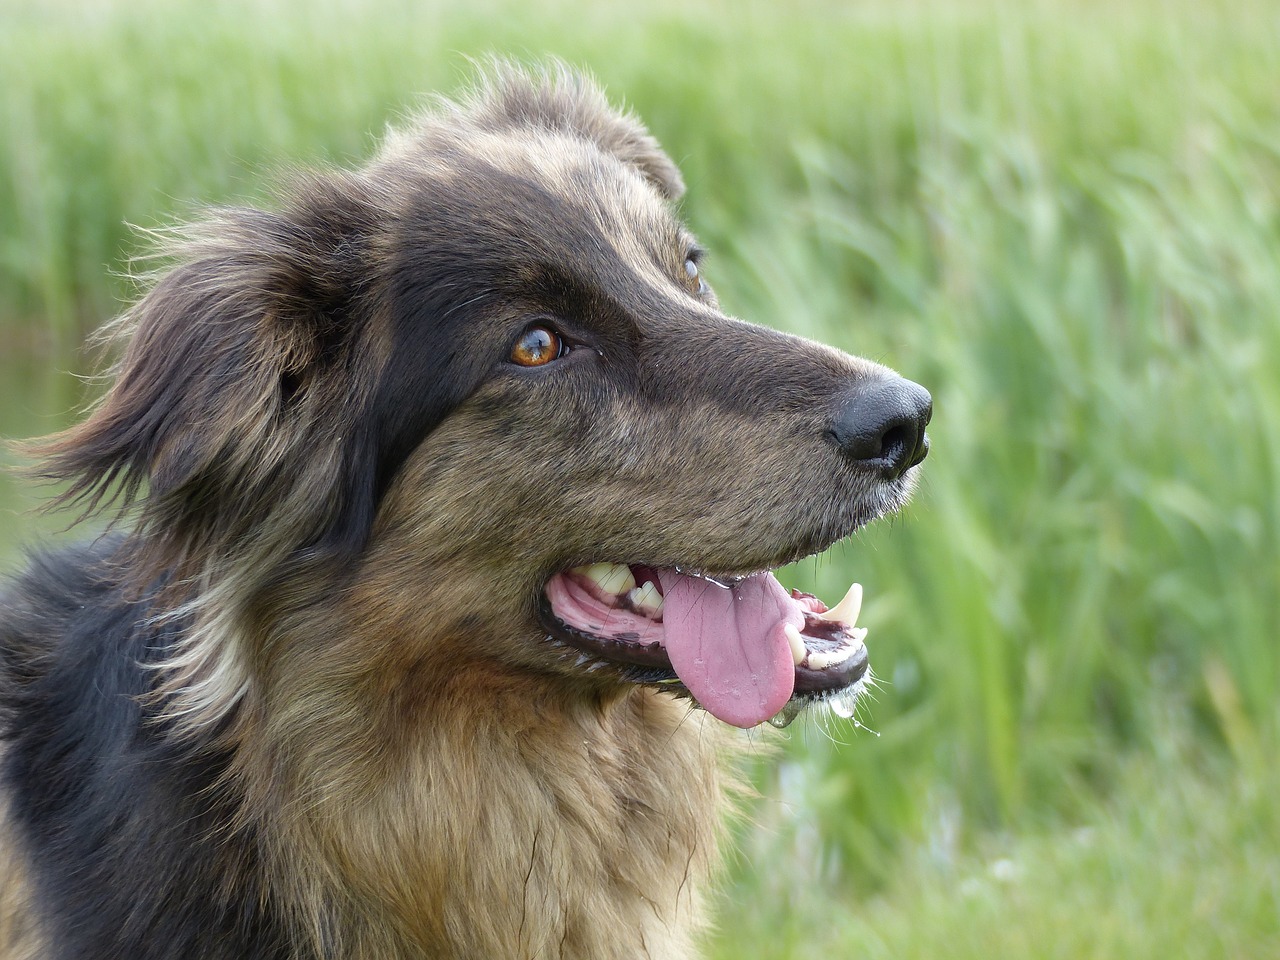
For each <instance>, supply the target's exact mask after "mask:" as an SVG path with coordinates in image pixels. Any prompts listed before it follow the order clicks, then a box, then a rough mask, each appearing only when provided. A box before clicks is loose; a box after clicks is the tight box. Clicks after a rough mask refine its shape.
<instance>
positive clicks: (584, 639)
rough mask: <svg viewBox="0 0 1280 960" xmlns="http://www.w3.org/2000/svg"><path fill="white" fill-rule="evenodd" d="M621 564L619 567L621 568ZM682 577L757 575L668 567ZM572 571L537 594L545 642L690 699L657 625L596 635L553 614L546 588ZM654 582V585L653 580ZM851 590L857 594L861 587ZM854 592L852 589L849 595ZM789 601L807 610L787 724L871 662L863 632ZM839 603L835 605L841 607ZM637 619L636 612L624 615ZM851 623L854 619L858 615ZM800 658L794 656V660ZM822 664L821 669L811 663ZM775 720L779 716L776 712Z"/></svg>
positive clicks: (796, 596) (850, 685) (822, 609)
mask: <svg viewBox="0 0 1280 960" xmlns="http://www.w3.org/2000/svg"><path fill="white" fill-rule="evenodd" d="M620 566H621V565H620ZM629 566H630V567H631V569H634V570H636V571H644V572H646V573H649V574H656V572H657V571H659V570H661V569H664V568H662V567H658V566H656V565H648V564H634V565H629ZM665 569H668V570H671V569H674V570H676V571H678V572H679V573H680V574H681V575H682V576H686V577H696V578H698V579H703V580H708V581H711V582H712V583H715V584H718V585H720V586H732V585H735V584H737V583H740V582H741V581H743V580H746V579H748V578H750V577H752V576H758V575H760V573H762V572H763V573H770V572H771V571H768V570H766V571H757V572H756V573H747V572H741V571H732V572H723V571H709V570H705V569H696V570H695V569H692V568H690V567H684V566H680V567H672V568H665ZM571 572H576V570H575V571H560V573H558V574H556V575H553V577H551V578H548V580H547V583H546V584H544V586H543V589H542V590H541V591H540V592H539V601H538V611H539V619H540V621H541V625H542V627H543V628H544V630H545V631H546V633H547V635H548V639H550V640H552V641H553V642H556V643H558V644H559V645H562V646H564V647H568V648H570V649H571V650H573V651H574V652H575V653H576V655H577V660H576V663H575V665H576V666H577V667H578V668H579V669H584V670H586V671H588V672H592V673H595V672H599V671H602V670H606V669H611V670H612V672H613V673H614V675H615V676H617V677H618V678H620V679H622V680H625V681H628V682H632V683H640V684H657V685H660V686H661V687H662V689H664V690H666V691H668V692H672V693H675V694H677V695H684V696H690V697H691V696H692V695H691V694H690V692H689V690H688V689H687V688H686V687H685V685H684V684H683V682H682V681H681V680H680V677H679V675H678V674H677V673H676V670H675V668H674V667H673V666H672V663H671V660H670V657H669V656H668V653H667V650H666V648H665V647H664V645H663V642H662V635H661V630H660V629H658V628H659V627H660V626H661V625H660V623H659V622H654V623H640V630H625V629H623V630H619V631H617V632H615V633H612V634H611V635H603V634H598V633H595V632H592V631H588V630H585V629H582V628H580V627H576V626H574V625H572V624H570V623H567V622H566V621H565V620H564V619H562V618H561V617H559V616H557V615H556V612H555V610H554V608H553V604H552V601H551V599H550V598H549V597H548V591H547V586H548V585H549V584H550V583H551V581H552V580H553V579H555V577H556V576H567V575H569V574H570V573H571ZM653 582H654V583H655V584H656V583H657V582H658V581H657V578H656V576H655V577H654V580H653ZM855 588H856V589H857V590H858V592H859V599H860V594H861V588H860V587H856V585H855ZM851 592H852V591H851ZM790 595H791V598H792V599H793V600H795V601H797V602H798V603H799V604H800V605H802V606H803V607H805V610H806V612H805V615H804V626H803V628H802V629H801V630H799V631H798V633H799V635H800V636H799V640H800V642H802V644H803V654H804V656H803V662H800V663H796V664H795V666H794V669H795V676H794V688H793V693H792V696H791V699H790V701H789V702H788V704H787V705H786V707H785V708H784V713H785V714H786V715H787V716H786V721H784V722H789V720H790V719H791V718H792V717H794V716H795V714H796V713H798V712H799V710H800V708H801V707H803V706H804V705H805V704H807V703H809V702H811V701H813V700H818V699H824V698H828V697H834V696H839V695H840V694H842V693H844V692H845V691H849V690H852V691H854V692H856V691H857V690H858V689H860V687H861V684H862V682H863V680H864V678H865V677H866V675H867V673H868V669H869V659H868V652H867V648H866V645H865V644H864V643H863V642H862V640H863V637H864V636H865V633H866V631H865V629H862V628H856V627H853V626H852V625H851V624H845V623H843V622H841V621H839V620H833V619H826V618H824V617H823V616H822V614H824V613H828V614H829V611H828V608H827V606H826V605H825V604H824V603H823V602H822V601H821V600H819V599H818V598H817V597H815V596H814V595H812V594H808V593H802V592H801V591H798V590H792V591H790ZM841 606H842V605H837V607H841ZM620 613H622V614H623V615H625V616H629V617H630V618H631V619H632V620H635V621H639V620H641V618H640V617H637V616H636V615H635V614H634V613H631V614H627V612H626V611H620ZM851 619H854V620H856V612H855V613H854V615H853V617H852V618H851ZM798 655H799V654H798V653H797V654H796V656H798ZM811 661H812V663H819V662H820V661H821V662H822V663H821V665H820V666H816V667H815V666H814V665H812V663H811ZM779 716H782V714H780V715H779Z"/></svg>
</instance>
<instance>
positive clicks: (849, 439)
mask: <svg viewBox="0 0 1280 960" xmlns="http://www.w3.org/2000/svg"><path fill="white" fill-rule="evenodd" d="M932 415H933V398H932V397H930V396H929V391H928V390H926V389H925V388H924V387H922V386H920V385H919V384H917V383H912V382H911V381H910V380H904V379H903V378H901V377H890V378H885V379H882V380H878V381H875V382H873V383H871V384H866V383H862V384H859V385H858V387H856V388H855V389H854V390H853V391H851V392H850V394H847V395H846V396H845V397H844V399H843V402H842V403H841V405H840V408H839V410H838V412H837V414H836V417H835V420H834V422H833V423H832V424H831V426H830V427H829V428H828V429H827V431H826V435H827V437H828V438H829V439H831V440H832V441H833V442H834V443H835V444H836V446H838V447H839V448H840V451H841V452H842V453H843V454H844V455H845V456H846V457H847V458H849V459H850V460H854V461H857V462H859V463H861V464H863V465H865V466H867V467H870V468H873V469H875V470H876V471H878V472H879V473H880V474H881V475H883V476H884V477H886V479H896V478H897V477H900V476H902V474H904V473H906V471H907V470H909V469H910V468H911V467H913V466H915V465H916V464H917V463H919V462H920V461H922V460H923V459H924V458H925V455H926V454H927V453H928V450H929V441H928V438H927V437H926V436H925V427H926V425H927V424H928V423H929V420H930V418H931V417H932Z"/></svg>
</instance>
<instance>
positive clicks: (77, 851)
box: [0, 537, 288, 960]
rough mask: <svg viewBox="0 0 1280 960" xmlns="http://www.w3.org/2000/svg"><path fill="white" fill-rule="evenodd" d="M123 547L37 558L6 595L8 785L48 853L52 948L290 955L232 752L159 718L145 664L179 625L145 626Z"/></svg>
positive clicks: (3, 677) (213, 958) (42, 890)
mask: <svg viewBox="0 0 1280 960" xmlns="http://www.w3.org/2000/svg"><path fill="white" fill-rule="evenodd" d="M120 545H121V540H120V538H119V537H113V538H109V539H104V540H102V541H99V542H98V543H96V544H94V545H93V546H91V547H84V548H77V549H72V550H66V551H63V552H61V553H57V554H41V555H38V556H36V557H35V558H34V559H33V561H32V564H31V566H30V568H29V569H28V570H27V571H26V573H25V574H24V575H23V576H22V577H21V578H20V579H19V580H17V581H16V582H15V583H14V584H13V585H12V590H11V591H10V592H9V593H8V594H7V595H6V596H4V597H3V598H0V609H3V610H4V611H5V612H6V616H5V618H4V620H3V621H0V652H2V653H3V656H4V669H3V670H2V671H0V717H2V718H3V722H4V726H5V727H6V728H7V729H8V736H7V741H8V743H7V752H6V754H5V755H4V761H3V766H0V792H3V793H5V794H7V795H8V796H9V797H10V798H11V799H10V816H11V817H12V820H13V826H14V827H15V828H16V829H15V832H16V833H17V834H18V835H19V836H21V837H22V838H23V840H24V842H25V843H26V844H29V845H30V848H31V849H33V850H36V851H38V853H37V854H36V855H34V856H32V857H31V858H30V860H29V863H30V874H29V879H30V881H31V883H32V886H33V887H34V891H33V892H34V894H35V896H36V898H37V899H38V900H39V902H41V903H42V904H44V909H45V914H44V917H43V919H44V923H45V928H46V929H47V931H48V935H49V938H50V956H51V958H56V960H78V958H84V960H90V958H93V960H101V958H104V957H119V958H122V960H123V958H130V960H148V958H162V957H164V958H172V957H186V956H197V955H198V956H200V957H207V958H210V960H221V958H226V960H233V958H248V957H253V958H260V960H274V958H284V957H286V956H288V952H287V950H286V947H285V945H286V937H285V936H284V933H283V930H282V928H281V926H280V924H279V922H278V919H277V917H276V915H275V914H274V912H273V905H272V903H271V902H270V900H269V899H268V898H267V897H266V894H265V891H258V895H257V896H255V895H253V892H252V891H253V884H254V878H255V876H256V875H257V872H256V871H255V870H254V869H253V864H254V859H255V857H256V852H255V838H254V837H253V836H252V835H251V834H247V833H244V832H238V831H236V830H235V829H234V828H233V827H232V826H231V824H233V823H235V822H236V817H235V812H236V811H235V808H234V805H233V803H232V802H231V801H230V800H229V799H228V798H227V795H226V793H225V792H224V791H223V789H222V788H221V786H220V779H221V777H222V775H223V773H224V772H225V769H226V764H227V759H228V758H227V756H226V755H225V754H223V753H221V752H219V751H218V750H217V749H216V748H215V747H211V746H209V745H207V744H203V745H196V744H193V743H192V742H191V741H190V740H186V739H177V738H173V737H166V736H165V725H166V721H164V720H163V719H161V718H159V717H157V716H154V715H153V714H152V715H149V709H148V707H147V703H148V698H147V694H148V693H149V692H150V690H151V689H152V685H153V681H154V671H153V670H151V669H150V668H149V667H148V664H153V663H155V662H156V661H157V660H158V659H159V658H161V657H163V656H164V655H165V653H166V652H167V651H168V649H169V647H170V645H171V644H172V642H173V640H174V638H175V637H176V636H177V635H178V632H179V631H180V630H181V629H182V624H181V623H180V622H171V623H168V624H166V625H165V626H163V627H152V628H148V627H145V626H144V624H145V623H146V608H145V601H144V600H139V601H134V602H131V601H129V600H128V599H127V598H126V595H125V591H124V589H123V588H122V585H121V584H120V583H119V582H118V577H117V576H116V574H115V573H114V572H113V571H114V569H115V564H114V563H113V562H112V556H113V554H114V553H115V551H116V550H117V549H119V547H120ZM211 739H212V738H211ZM121 864H131V865H132V866H131V867H130V869H128V870H121V869H120V865H121Z"/></svg>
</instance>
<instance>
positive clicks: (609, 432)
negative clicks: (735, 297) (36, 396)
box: [49, 68, 930, 726]
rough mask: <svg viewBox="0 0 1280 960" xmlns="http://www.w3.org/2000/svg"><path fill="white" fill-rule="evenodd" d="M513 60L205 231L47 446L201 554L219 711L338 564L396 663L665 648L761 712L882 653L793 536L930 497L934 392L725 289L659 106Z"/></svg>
mask: <svg viewBox="0 0 1280 960" xmlns="http://www.w3.org/2000/svg"><path fill="white" fill-rule="evenodd" d="M495 74H496V75H495V76H494V77H493V78H492V79H491V80H490V81H489V82H488V83H487V84H486V85H485V87H484V89H483V90H482V91H481V92H479V93H477V94H476V95H475V96H474V97H473V98H472V99H471V100H470V101H469V102H467V103H465V104H462V105H449V104H446V105H443V106H442V107H439V108H437V109H436V110H435V111H433V112H432V113H431V114H429V115H427V116H425V117H423V118H420V119H419V120H418V121H417V122H416V123H415V125H414V126H413V127H412V128H411V129H410V130H408V131H407V132H404V133H400V134H397V135H393V136H392V137H390V138H389V139H388V140H387V142H386V143H385V145H384V146H383V148H382V150H381V152H380V153H379V155H378V156H377V157H376V158H375V159H374V160H373V161H372V162H371V163H370V164H369V165H367V166H366V167H365V168H363V169H361V170H359V171H356V172H354V173H349V174H325V175H322V176H315V177H312V178H310V179H308V180H307V181H306V182H304V183H303V184H301V185H299V186H298V187H297V188H296V189H295V191H294V192H293V193H292V194H291V198H290V199H289V200H288V201H287V203H286V204H285V205H284V206H283V209H282V210H281V211H280V212H277V213H266V212H260V211H254V210H243V209H235V210H228V211H223V212H220V213H217V214H215V215H213V216H211V217H210V218H209V219H208V220H207V221H205V222H204V223H202V224H200V225H198V226H196V227H195V228H192V229H191V230H190V231H189V232H187V233H186V234H184V238H185V239H184V240H183V242H182V244H181V245H180V246H179V248H178V251H177V252H178V257H179V262H178V263H177V265H176V266H175V267H173V268H172V269H171V270H170V271H169V272H168V273H166V274H164V275H163V276H162V277H161V278H160V279H159V280H158V282H157V283H156V284H155V285H154V287H153V288H152V289H151V291H150V292H149V293H148V294H147V295H146V296H145V297H144V298H143V299H142V300H141V301H140V302H139V303H138V304H137V305H136V306H135V307H134V308H133V310H131V311H130V313H129V314H127V315H126V318H125V323H124V324H123V325H122V328H123V329H124V330H125V331H126V333H127V334H128V337H129V339H128V346H127V349H126V351H125V353H124V355H123V358H122V360H121V361H120V364H119V366H118V369H117V376H116V380H115V382H114V384H113V386H112V388H111V390H110V391H109V393H108V394H107V396H106V397H105V399H104V401H103V403H102V404H101V406H100V407H99V408H98V409H97V411H96V412H95V413H94V414H93V416H92V417H91V418H90V419H89V420H88V421H86V422H85V423H84V424H82V425H80V426H79V427H77V428H74V429H73V430H72V431H69V432H68V433H67V434H65V435H63V436H62V437H60V438H58V440H57V441H56V442H55V443H54V444H53V445H52V446H51V447H50V450H49V456H50V459H49V463H50V465H51V469H50V472H51V473H52V474H55V475H58V476H64V477H65V476H69V477H72V478H74V481H75V482H74V485H73V488H72V495H73V496H75V495H79V496H87V497H89V498H91V499H95V500H96V498H99V497H101V496H102V495H103V494H104V493H106V494H110V493H111V492H112V491H113V490H117V489H118V490H119V491H120V492H121V493H122V494H123V496H124V498H125V499H126V501H129V500H137V502H138V503H139V506H140V509H139V515H138V527H137V529H138V534H137V537H136V540H135V544H134V549H135V550H136V551H137V552H138V556H140V557H141V558H143V559H144V560H146V561H147V568H148V569H149V571H150V573H151V575H156V574H157V573H158V572H159V571H160V570H162V569H163V570H164V571H167V573H166V574H165V577H166V581H167V582H168V583H170V584H175V583H176V584H179V585H182V584H186V585H188V587H189V592H188V595H187V596H185V597H184V598H183V601H184V602H185V603H186V606H183V607H181V609H183V610H187V611H195V616H196V617H197V619H198V620H199V624H200V626H199V628H198V629H197V630H196V631H195V632H194V633H193V636H197V637H199V638H200V639H199V641H198V642H196V643H194V645H193V646H192V648H191V649H189V650H186V651H184V653H183V657H184V658H185V659H180V660H176V661H175V662H176V663H180V664H181V671H180V672H181V673H182V682H181V683H180V684H178V685H176V686H175V690H178V691H180V694H181V696H183V697H186V698H188V699H189V700H194V703H189V704H188V707H194V708H197V709H199V710H203V711H205V712H213V713H215V714H216V713H218V712H219V711H225V710H226V709H227V708H228V707H229V705H230V703H233V702H234V701H235V699H236V697H238V696H239V695H240V694H241V693H243V692H244V691H245V690H246V689H251V688H252V685H253V677H252V676H251V675H248V674H246V670H248V669H250V668H246V667H244V666H243V664H246V663H255V662H266V661H269V660H270V659H271V657H273V656H282V655H287V654H281V653H280V652H279V648H280V646H281V643H280V639H279V638H281V637H284V636H286V635H287V634H288V631H287V630H285V629H284V628H283V627H281V626H280V625H281V624H283V623H286V622H295V623H296V622H300V621H301V620H302V619H305V612H304V608H306V607H308V606H314V605H315V603H316V602H317V600H316V595H315V593H314V591H315V589H317V586H316V585H318V584H323V585H324V586H323V591H324V596H325V598H326V601H325V602H329V603H333V604H339V603H341V604H345V605H347V606H348V607H349V608H350V609H359V610H363V611H364V614H363V616H364V617H366V619H367V624H368V625H369V626H370V630H369V633H370V636H369V637H366V638H365V640H364V641H363V642H364V643H365V644H366V650H367V649H368V645H369V644H378V643H382V644H384V645H385V646H386V648H387V650H388V653H387V656H388V657H391V656H392V653H391V652H390V651H391V650H392V648H394V657H395V658H396V661H397V662H400V663H406V664H407V663H411V662H414V661H415V659H422V658H432V657H440V656H446V655H447V656H449V657H451V658H454V659H455V661H456V662H457V663H459V664H462V663H464V662H465V663H480V662H484V663H491V664H493V665H496V666H497V667H499V668H502V669H509V668H513V667H514V668H518V669H520V670H522V671H526V672H528V671H534V672H536V673H537V674H539V675H544V676H547V677H548V678H561V679H562V680H566V681H568V682H569V683H570V684H577V685H578V686H579V687H581V688H582V689H591V690H600V689H602V688H604V689H609V688H618V687H619V686H620V685H623V684H627V683H637V682H638V683H644V684H661V685H665V686H666V688H667V689H670V690H673V691H675V692H680V693H687V694H689V695H692V696H693V697H694V698H695V699H696V700H698V701H699V702H700V703H701V704H702V705H703V706H705V707H706V708H707V709H708V710H709V711H710V712H712V713H713V714H715V715H716V716H718V717H720V718H721V719H724V720H726V721H728V722H730V723H734V724H737V725H740V726H750V725H753V724H756V723H759V722H761V721H763V720H765V719H768V718H770V717H771V716H773V715H774V714H776V713H778V712H779V711H782V712H784V713H785V712H789V711H792V710H794V708H795V706H796V705H797V704H799V703H801V702H803V701H805V700H806V699H811V698H814V697H820V696H823V695H826V694H829V693H831V692H833V691H842V690H845V689H847V688H849V687H850V686H851V685H853V684H856V683H857V682H858V681H859V680H860V678H861V677H862V676H863V673H864V672H865V669H866V651H865V647H864V646H863V645H862V636H861V633H862V632H861V631H859V630H858V629H857V628H856V627H855V626H854V620H855V618H856V610H854V609H853V607H855V606H856V602H855V598H853V597H851V598H850V599H849V602H848V603H846V604H842V605H841V606H839V607H838V608H837V609H836V610H835V611H827V608H826V607H825V605H823V604H822V603H821V602H820V601H818V600H817V599H816V598H813V597H809V596H804V595H794V596H793V595H789V594H787V593H786V592H785V591H783V590H782V589H781V588H780V587H779V586H778V584H777V581H776V580H774V578H773V577H772V575H771V574H770V573H769V572H768V571H769V570H770V569H771V568H773V567H775V566H778V565H780V564H783V563H786V562H788V561H791V560H795V559H797V558H799V557H803V556H806V555H809V554H811V553H814V552H816V551H819V550H822V549H824V548H825V547H827V546H828V545H830V544H831V543H833V542H835V541H836V540H839V539H841V538H842V537H845V536H848V535H849V534H850V533H851V532H853V531H854V530H855V529H857V528H858V527H859V526H860V525H862V524H864V523H866V522H868V521H870V520H872V519H874V518H875V517H877V516H880V515H881V514H883V513H885V512H886V511H889V510H893V509H895V508H897V507H899V506H900V505H901V504H902V503H903V502H904V501H905V500H906V498H907V496H908V494H909V492H910V490H911V487H912V484H913V482H914V476H915V473H916V472H917V471H916V468H917V465H918V464H919V463H920V461H921V460H922V459H923V458H924V456H925V453H926V451H927V448H928V442H927V440H926V438H925V425H926V423H927V422H928V419H929V416H930V399H929V395H928V393H926V392H925V391H924V390H923V389H922V388H920V387H918V386H916V385H915V384H912V383H910V382H909V381H906V380H903V379H902V378H900V377H898V376H897V375H895V374H894V373H892V372H890V371H889V370H886V369H885V368H883V367H881V366H878V365H876V364H874V363H871V362H868V361H866V360H860V359H856V358H854V357H851V356H848V355H846V354H844V353H841V352H839V351H837V350H834V349H831V348H828V347H825V346H821V345H819V344H816V343H812V342H809V341H806V340H802V339H799V338H797V337H793V336H788V335H786V334H782V333H777V332H774V331H772V330H767V329H764V328H761V327H757V326H752V325H750V324H747V323H743V322H741V321H738V320H735V319H732V318H730V317H728V316H726V315H725V314H724V313H723V312H722V311H721V310H720V308H719V307H718V305H717V301H716V298H715V295H714V294H713V293H712V291H711V288H710V287H709V286H708V284H707V281H706V279H705V278H704V276H703V272H702V269H701V266H700V261H701V257H702V252H701V249H700V248H699V246H698V244H697V243H696V241H695V240H694V239H693V237H692V236H691V235H690V233H689V231H688V230H687V229H686V228H685V227H684V225H683V224H682V223H681V222H680V220H679V218H678V216H677V214H676V210H675V208H674V201H675V200H676V199H677V198H678V197H679V195H680V194H681V192H682V190H683V185H682V183H681V180H680V176H679V173H678V172H677V170H676V168H675V166H674V165H673V164H672V163H671V161H670V160H669V159H668V158H667V157H666V155H665V154H664V153H663V152H662V151H661V150H660V148H659V147H658V145H657V144H656V143H655V141H654V140H653V139H652V138H651V137H650V136H649V134H648V133H647V132H646V131H645V130H644V128H643V127H642V126H641V125H640V124H639V123H638V122H637V121H636V120H635V119H633V118H632V117H630V116H627V115H624V114H620V113H618V112H616V111H615V110H613V109H611V108H610V107H609V106H608V105H607V103H606V102H605V100H604V99H603V97H602V95H601V94H600V93H599V91H598V90H597V89H596V88H595V87H594V86H592V85H591V84H590V83H588V82H586V81H584V80H583V79H581V78H579V77H576V76H573V75H570V74H568V73H565V72H558V73H555V74H554V75H551V76H540V77H536V78H530V77H528V76H526V75H524V74H521V73H520V72H518V71H515V70H511V69H505V68H502V69H498V70H497V71H495ZM144 489H145V495H144V494H143V491H144ZM168 592H169V591H167V590H166V591H165V592H164V593H165V594H167V593H168ZM855 592H856V591H855ZM162 595H163V594H162ZM374 627H376V630H374V629H373V628H374ZM357 628H358V627H357ZM296 633H297V631H295V634H296ZM374 633H376V637H373V636H372V635H373V634H374ZM263 636H271V637H273V638H275V639H274V640H273V641H272V644H271V651H267V650H266V648H265V646H264V645H263V642H262V641H260V640H257V639H255V638H258V637H263ZM379 638H381V639H379ZM244 644H250V645H256V646H255V647H254V649H251V650H248V651H246V650H243V649H238V650H237V649H232V648H234V647H237V646H243V645H244ZM557 682H558V681H557ZM202 684H203V686H201V685H202ZM202 691H203V692H202Z"/></svg>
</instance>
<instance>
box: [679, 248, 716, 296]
mask: <svg viewBox="0 0 1280 960" xmlns="http://www.w3.org/2000/svg"><path fill="white" fill-rule="evenodd" d="M684 275H685V276H686V277H688V278H689V284H690V286H692V287H693V288H694V289H695V290H697V291H698V296H704V295H706V293H707V291H708V290H709V289H710V288H709V287H708V286H707V281H705V280H703V279H702V276H701V274H699V273H698V261H697V260H695V259H694V258H693V257H689V258H688V259H687V260H685V262H684Z"/></svg>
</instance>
